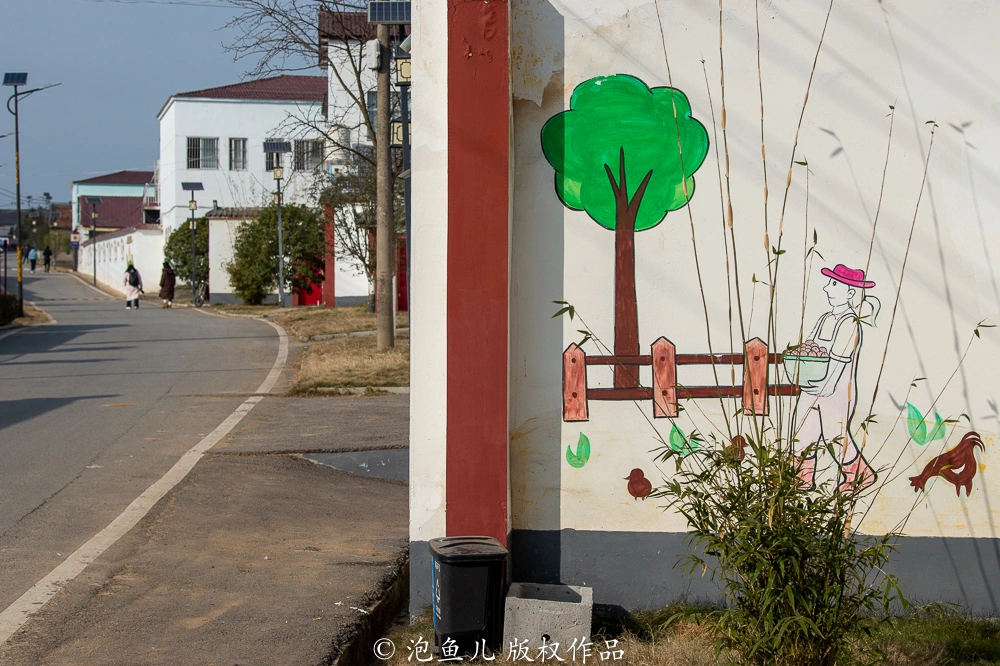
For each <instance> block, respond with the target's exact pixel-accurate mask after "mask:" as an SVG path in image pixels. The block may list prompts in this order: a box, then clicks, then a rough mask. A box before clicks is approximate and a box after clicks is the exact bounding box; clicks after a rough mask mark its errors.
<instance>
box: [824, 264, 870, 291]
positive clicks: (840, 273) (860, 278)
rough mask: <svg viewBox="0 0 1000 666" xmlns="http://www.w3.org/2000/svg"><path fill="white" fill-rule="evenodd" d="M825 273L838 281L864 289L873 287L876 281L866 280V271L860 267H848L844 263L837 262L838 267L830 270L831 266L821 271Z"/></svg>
mask: <svg viewBox="0 0 1000 666" xmlns="http://www.w3.org/2000/svg"><path fill="white" fill-rule="evenodd" d="M820 273H822V274H823V275H825V276H827V277H829V278H833V279H834V280H836V281H837V282H843V283H844V284H846V285H850V286H851V287H860V288H862V289H871V288H872V287H874V286H875V283H874V282H872V281H871V280H865V272H864V271H863V270H861V269H859V268H848V267H847V266H845V265H844V264H837V266H836V268H834V269H833V270H830V269H829V268H824V269H823V270H821V271H820Z"/></svg>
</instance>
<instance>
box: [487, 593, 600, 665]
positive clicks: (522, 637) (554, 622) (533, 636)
mask: <svg viewBox="0 0 1000 666" xmlns="http://www.w3.org/2000/svg"><path fill="white" fill-rule="evenodd" d="M593 609H594V593H593V590H592V589H591V588H589V587H578V586H575V585H540V584H536V583H512V584H511V586H510V590H508V592H507V599H506V603H505V605H504V622H503V649H504V653H505V654H506V653H507V652H508V651H509V650H510V647H511V645H512V644H517V645H520V646H523V647H525V648H527V649H528V655H529V656H530V657H531V658H532V659H535V657H536V656H537V655H538V654H539V649H540V648H541V646H542V644H543V643H545V644H546V645H548V646H549V647H552V648H555V650H556V651H557V652H558V654H559V656H561V657H564V658H565V655H566V654H567V653H568V652H569V651H570V647H571V646H572V645H573V641H574V640H576V642H577V645H579V644H580V643H581V642H582V641H583V640H584V639H589V638H590V619H591V613H592V612H593ZM556 643H558V644H559V645H558V647H555V644H556ZM515 649H516V648H515ZM549 654H551V653H549Z"/></svg>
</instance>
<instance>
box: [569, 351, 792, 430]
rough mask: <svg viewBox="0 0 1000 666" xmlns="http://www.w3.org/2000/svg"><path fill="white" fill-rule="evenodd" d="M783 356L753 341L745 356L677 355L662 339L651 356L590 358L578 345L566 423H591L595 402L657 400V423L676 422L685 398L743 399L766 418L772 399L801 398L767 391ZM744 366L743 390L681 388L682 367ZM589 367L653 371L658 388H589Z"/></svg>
mask: <svg viewBox="0 0 1000 666" xmlns="http://www.w3.org/2000/svg"><path fill="white" fill-rule="evenodd" d="M781 361H782V355H781V354H768V353H767V345H765V344H764V341H763V340H761V339H760V338H754V339H752V340H750V341H748V342H747V343H746V344H745V345H744V351H743V353H742V354H715V355H714V356H713V355H711V354H678V353H677V350H676V348H675V347H674V343H672V342H670V340H667V339H666V338H663V337H661V338H659V339H658V340H656V342H654V343H653V344H652V345H651V347H650V353H649V355H648V356H588V355H587V353H586V352H584V351H583V349H581V348H580V347H579V346H577V345H576V344H575V343H572V344H570V346H569V347H567V348H566V351H565V352H563V421H588V420H590V408H589V402H590V401H591V400H652V401H653V417H654V418H658V419H662V418H668V417H673V416H677V401H678V400H679V399H682V398H716V399H718V398H720V397H722V398H732V397H741V398H742V399H743V406H744V409H746V411H747V412H749V413H751V414H767V396H769V395H798V394H799V387H797V386H792V385H787V384H779V385H776V386H769V385H768V380H767V379H768V365H769V364H771V363H774V364H780V363H781ZM713 364H714V365H717V366H730V365H742V366H743V384H742V386H682V385H679V384H678V383H677V366H679V365H713ZM588 365H610V366H616V367H619V368H622V367H634V368H635V369H636V370H635V371H636V372H638V368H639V367H640V366H647V365H649V366H652V368H653V386H652V387H645V386H639V387H636V388H589V387H588V386H587V366H588Z"/></svg>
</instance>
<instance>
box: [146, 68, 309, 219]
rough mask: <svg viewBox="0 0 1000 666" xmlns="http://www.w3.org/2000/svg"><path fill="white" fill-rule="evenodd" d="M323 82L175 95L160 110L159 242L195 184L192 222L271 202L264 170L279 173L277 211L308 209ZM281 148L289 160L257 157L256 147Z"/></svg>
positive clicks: (299, 80) (183, 211) (261, 83)
mask: <svg viewBox="0 0 1000 666" xmlns="http://www.w3.org/2000/svg"><path fill="white" fill-rule="evenodd" d="M326 92H327V78H326V77H324V76H289V75H285V76H275V77H272V78H268V79H261V80H258V81H248V82H246V83H237V84H233V85H227V86H220V87H217V88H207V89H205V90H195V91H191V92H183V93H177V94H176V95H173V96H171V97H170V99H168V100H167V102H166V103H165V104H164V105H163V108H162V109H160V113H159V114H158V115H157V118H158V119H159V121H160V161H159V165H158V171H159V183H158V186H159V187H158V189H159V195H160V221H161V224H162V225H163V233H164V237H165V238H168V237H169V234H170V233H171V232H172V230H173V229H175V228H176V227H178V226H179V225H181V224H183V222H184V220H186V219H188V218H189V217H190V215H191V211H190V210H189V209H188V203H189V201H190V198H191V196H190V195H191V193H190V192H186V191H184V190H183V189H182V186H181V184H182V183H185V182H200V183H201V184H202V185H203V186H204V188H205V189H204V190H203V191H199V192H195V201H196V202H197V206H198V208H197V210H196V212H195V215H196V217H201V216H204V214H205V213H206V212H207V211H209V210H212V209H213V208H216V207H221V208H229V207H233V208H236V207H256V206H261V205H267V204H269V203H270V202H271V201H272V200H273V193H274V192H275V181H274V178H273V176H272V172H271V170H272V169H273V168H274V167H275V166H282V167H283V171H284V174H283V175H284V180H283V181H282V189H283V191H284V192H285V195H284V201H285V203H302V204H314V203H315V192H314V182H315V173H316V170H317V169H318V168H319V167H321V166H322V164H323V160H324V155H323V153H324V147H323V144H324V133H323V128H325V126H326V120H325V108H324V107H325V98H326ZM268 140H279V141H288V142H290V143H291V145H292V149H293V152H292V153H290V154H286V155H272V156H265V154H264V141H268Z"/></svg>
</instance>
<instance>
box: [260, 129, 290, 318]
mask: <svg viewBox="0 0 1000 666" xmlns="http://www.w3.org/2000/svg"><path fill="white" fill-rule="evenodd" d="M290 152H292V144H291V142H289V141H265V142H264V153H265V154H268V153H271V154H275V155H277V156H278V159H277V160H275V167H274V169H273V171H272V173H273V175H274V182H275V183H276V184H277V186H278V193H277V194H276V195H275V197H274V199H275V203H276V204H277V206H278V307H279V308H283V307H285V248H284V244H283V239H282V233H281V179H282V177H283V176H284V175H285V174H284V169H282V168H281V155H282V154H284V153H290Z"/></svg>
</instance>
